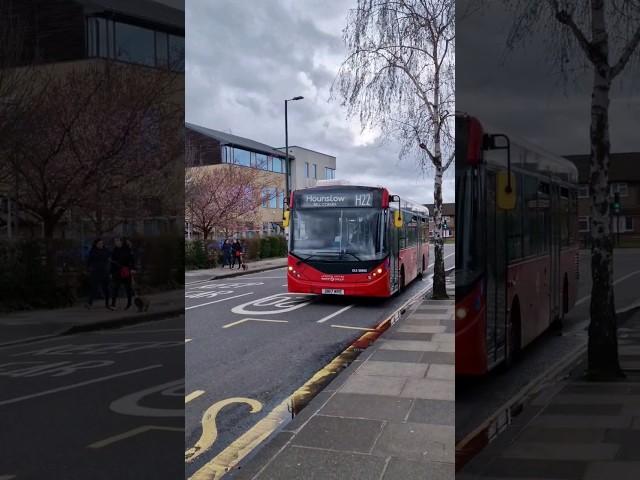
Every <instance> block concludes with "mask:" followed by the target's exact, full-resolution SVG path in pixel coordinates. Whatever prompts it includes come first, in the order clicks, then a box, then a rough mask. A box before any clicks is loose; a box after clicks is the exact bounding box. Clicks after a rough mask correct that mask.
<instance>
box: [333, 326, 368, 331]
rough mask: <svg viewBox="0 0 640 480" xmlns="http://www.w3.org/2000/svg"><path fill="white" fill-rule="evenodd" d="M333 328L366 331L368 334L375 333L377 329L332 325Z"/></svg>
mask: <svg viewBox="0 0 640 480" xmlns="http://www.w3.org/2000/svg"><path fill="white" fill-rule="evenodd" d="M331 326H332V327H333V328H347V329H349V330H366V331H367V332H375V331H376V329H375V328H366V327H350V326H349V325H331Z"/></svg>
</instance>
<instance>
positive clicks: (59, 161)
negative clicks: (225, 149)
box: [9, 61, 183, 239]
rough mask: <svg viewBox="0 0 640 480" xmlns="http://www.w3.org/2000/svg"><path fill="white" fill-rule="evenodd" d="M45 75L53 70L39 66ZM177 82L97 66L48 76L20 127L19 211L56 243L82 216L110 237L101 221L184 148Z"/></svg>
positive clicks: (15, 165) (15, 153)
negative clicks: (68, 219) (72, 218)
mask: <svg viewBox="0 0 640 480" xmlns="http://www.w3.org/2000/svg"><path fill="white" fill-rule="evenodd" d="M39 68H40V70H43V71H44V70H46V69H47V68H48V67H46V66H41V67H39ZM179 94H180V80H179V74H177V73H172V72H168V71H167V72H159V71H156V70H152V69H145V68H144V67H135V66H130V65H124V64H117V63H113V62H109V61H96V62H94V63H92V64H83V65H81V66H79V67H77V68H71V69H69V70H67V71H62V72H60V71H53V70H52V71H51V72H50V74H49V75H48V82H47V85H46V88H43V89H42V90H41V91H40V92H39V95H38V96H36V97H32V98H30V102H33V103H35V104H36V105H37V109H33V111H32V112H31V115H29V117H28V118H27V119H26V120H25V121H24V122H22V123H21V128H20V131H19V134H18V135H17V136H16V139H17V141H16V142H15V143H14V144H13V145H12V148H11V150H10V154H9V161H10V162H11V167H12V170H13V172H14V174H15V175H16V176H17V177H18V179H19V183H20V206H21V209H22V210H23V211H24V212H28V213H30V214H31V215H32V216H33V217H35V218H36V219H38V220H39V221H40V222H42V225H43V230H44V236H45V238H46V239H51V238H52V237H53V235H54V231H55V228H56V226H57V225H58V223H59V221H60V219H61V218H62V216H63V215H64V214H65V213H66V212H67V211H69V210H70V209H78V210H80V211H82V212H84V213H85V214H86V215H89V217H90V218H93V219H94V223H95V224H96V229H97V231H98V232H102V231H105V228H104V225H103V221H104V220H105V216H104V213H106V211H108V210H113V208H114V207H117V206H118V205H120V203H121V197H122V195H126V194H127V193H128V190H129V191H130V190H131V189H135V190H136V191H137V192H143V191H144V187H145V186H146V185H147V183H146V182H147V181H148V180H147V177H149V176H150V175H149V174H150V173H152V172H153V173H156V172H162V171H164V170H166V169H168V168H171V165H173V164H175V163H176V161H177V159H178V158H179V145H181V125H182V121H183V118H182V114H181V106H180V105H179V102H177V101H176V99H177V97H178V96H179Z"/></svg>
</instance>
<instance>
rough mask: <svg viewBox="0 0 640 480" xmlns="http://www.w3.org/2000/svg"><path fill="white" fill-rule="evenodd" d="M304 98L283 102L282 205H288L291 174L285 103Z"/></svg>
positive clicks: (298, 97)
mask: <svg viewBox="0 0 640 480" xmlns="http://www.w3.org/2000/svg"><path fill="white" fill-rule="evenodd" d="M303 98H304V97H302V96H297V97H293V98H289V99H287V100H285V101H284V149H285V154H286V157H285V167H284V170H285V172H284V174H285V185H286V187H285V192H286V193H285V199H284V203H285V205H289V196H290V193H289V175H290V172H291V168H290V167H291V165H290V164H289V124H288V119H287V102H292V101H295V100H302V99H303Z"/></svg>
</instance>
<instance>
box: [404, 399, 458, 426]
mask: <svg viewBox="0 0 640 480" xmlns="http://www.w3.org/2000/svg"><path fill="white" fill-rule="evenodd" d="M455 416H456V404H455V402H452V401H450V400H427V399H424V398H417V399H415V400H414V401H413V408H411V412H410V413H409V417H408V418H407V421H409V422H413V423H427V424H431V425H455Z"/></svg>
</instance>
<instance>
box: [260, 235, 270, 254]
mask: <svg viewBox="0 0 640 480" xmlns="http://www.w3.org/2000/svg"><path fill="white" fill-rule="evenodd" d="M270 256H271V242H270V241H269V237H263V238H261V239H260V258H269V257H270Z"/></svg>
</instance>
